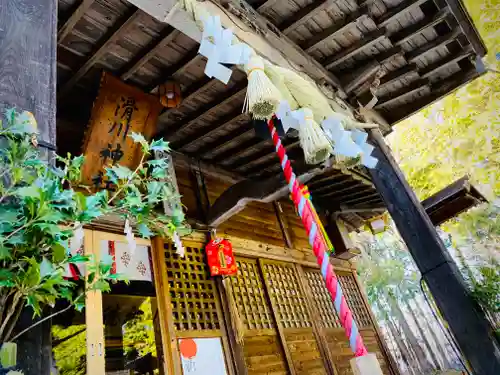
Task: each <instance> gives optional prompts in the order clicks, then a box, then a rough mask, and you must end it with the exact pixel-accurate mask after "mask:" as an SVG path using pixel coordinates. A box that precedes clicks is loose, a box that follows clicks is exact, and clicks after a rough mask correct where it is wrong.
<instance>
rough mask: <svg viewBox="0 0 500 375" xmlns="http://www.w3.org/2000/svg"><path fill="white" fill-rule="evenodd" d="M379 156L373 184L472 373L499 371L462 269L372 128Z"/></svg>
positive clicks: (494, 345) (499, 355)
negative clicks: (458, 266)
mask: <svg viewBox="0 0 500 375" xmlns="http://www.w3.org/2000/svg"><path fill="white" fill-rule="evenodd" d="M370 137H371V139H372V141H373V144H374V145H375V146H376V148H375V150H374V152H373V156H375V157H376V158H378V159H379V162H378V165H377V167H376V168H375V169H371V170H370V173H371V175H372V179H373V183H374V184H375V186H376V187H377V190H378V191H379V193H380V194H381V195H382V198H383V200H384V202H385V204H386V205H387V208H388V210H389V213H390V214H391V216H392V218H393V220H394V222H395V223H396V226H397V228H398V230H399V233H400V234H401V236H402V237H403V239H404V241H405V242H406V245H407V246H408V249H409V251H410V253H411V254H412V256H413V259H414V260H415V262H416V263H417V266H418V268H419V269H420V272H421V273H422V278H423V279H424V280H425V282H426V283H427V285H428V286H429V289H430V291H431V293H432V295H433V296H434V299H435V301H436V304H437V306H438V308H439V310H440V311H441V313H442V314H443V316H444V318H445V319H446V320H447V322H448V324H449V326H450V328H451V330H452V332H453V334H454V336H455V338H456V340H457V342H458V344H459V346H460V349H461V350H462V352H463V354H464V355H465V357H466V359H467V361H468V362H469V364H470V366H471V367H472V370H473V372H474V374H476V375H496V374H500V348H499V344H498V342H497V341H496V339H495V338H494V336H493V332H492V328H491V325H490V324H489V323H488V321H487V320H486V318H485V315H484V313H483V312H482V311H481V309H480V308H479V307H478V305H477V304H476V302H475V301H474V299H473V298H472V297H471V296H470V294H469V292H468V290H467V287H466V285H465V283H464V280H463V278H462V276H461V275H460V272H459V270H458V268H457V266H456V264H455V263H454V261H453V260H452V259H451V257H450V255H449V254H448V251H447V250H446V248H445V247H444V244H443V242H442V241H441V239H440V238H439V236H438V234H437V232H436V228H435V227H434V226H433V225H432V222H431V220H430V219H429V216H428V215H427V213H426V212H425V210H424V208H423V207H422V205H421V204H420V202H419V201H418V199H417V197H416V196H415V193H414V192H413V190H412V189H411V187H410V186H409V185H408V182H407V181H406V179H405V177H404V176H403V173H402V171H401V169H400V168H399V166H398V165H397V163H396V161H395V160H394V158H393V156H392V154H391V152H390V150H389V147H388V146H387V144H386V143H385V141H384V138H383V136H382V134H381V133H380V131H379V130H373V131H371V134H370Z"/></svg>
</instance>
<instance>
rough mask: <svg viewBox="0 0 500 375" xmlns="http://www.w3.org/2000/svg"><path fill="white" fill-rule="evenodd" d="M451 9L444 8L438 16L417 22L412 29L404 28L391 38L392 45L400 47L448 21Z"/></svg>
mask: <svg viewBox="0 0 500 375" xmlns="http://www.w3.org/2000/svg"><path fill="white" fill-rule="evenodd" d="M449 14H450V9H449V8H443V9H441V10H440V11H439V12H437V13H436V14H434V15H432V16H427V17H425V18H424V19H423V20H421V21H420V22H417V23H416V24H414V25H411V26H410V27H407V28H404V29H403V30H401V31H400V32H397V33H396V34H393V35H391V36H390V38H389V39H390V40H391V43H392V44H393V45H395V46H400V45H402V44H403V43H406V42H407V41H408V40H410V39H412V38H413V37H414V36H415V35H418V34H421V33H422V32H423V31H425V30H427V29H429V28H430V27H433V26H436V25H437V24H439V23H441V22H443V21H444V20H446V18H447V17H449Z"/></svg>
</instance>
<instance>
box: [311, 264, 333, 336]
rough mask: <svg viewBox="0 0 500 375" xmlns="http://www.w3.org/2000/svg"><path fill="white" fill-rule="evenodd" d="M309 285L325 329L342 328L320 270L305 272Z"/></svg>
mask: <svg viewBox="0 0 500 375" xmlns="http://www.w3.org/2000/svg"><path fill="white" fill-rule="evenodd" d="M304 273H305V276H306V280H307V283H308V285H309V288H310V289H311V293H312V299H313V301H314V304H315V306H316V310H317V311H318V313H319V315H320V317H321V324H322V325H323V327H325V328H340V327H341V325H340V320H339V316H338V315H337V312H336V311H335V307H334V306H333V301H332V298H331V297H330V293H328V290H327V289H326V286H325V281H324V280H323V276H321V273H320V271H318V270H311V269H309V270H304Z"/></svg>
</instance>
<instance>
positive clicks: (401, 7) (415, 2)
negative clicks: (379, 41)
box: [377, 0, 428, 28]
mask: <svg viewBox="0 0 500 375" xmlns="http://www.w3.org/2000/svg"><path fill="white" fill-rule="evenodd" d="M426 1H428V0H405V1H403V2H401V3H399V4H398V5H396V6H395V7H393V8H390V9H389V11H388V12H386V13H384V14H382V16H381V17H380V18H378V19H377V27H379V28H380V27H385V26H387V25H388V24H389V23H391V22H392V21H394V20H395V19H397V18H399V17H401V16H402V15H403V14H405V13H407V12H409V11H411V10H413V9H415V8H416V7H418V6H420V5H422V4H423V3H425V2H426Z"/></svg>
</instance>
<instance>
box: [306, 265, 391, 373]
mask: <svg viewBox="0 0 500 375" xmlns="http://www.w3.org/2000/svg"><path fill="white" fill-rule="evenodd" d="M304 275H305V279H306V281H307V283H306V285H307V288H308V289H309V293H310V295H311V296H312V298H311V300H312V303H313V304H314V307H315V309H316V311H317V312H318V316H319V328H320V329H321V331H322V333H323V335H324V336H325V337H326V341H327V343H328V347H329V350H330V353H331V354H332V356H333V360H334V362H335V367H336V369H337V372H338V375H352V370H351V366H350V364H349V361H350V360H351V358H353V353H352V351H351V349H350V347H349V342H348V340H347V339H346V336H345V332H344V329H343V328H342V326H341V325H340V320H339V317H338V315H337V312H336V311H335V308H334V306H333V303H332V300H331V297H330V294H329V293H328V290H327V289H326V287H325V282H324V280H323V277H322V276H321V272H320V271H319V270H318V269H314V268H306V269H304ZM337 276H338V277H339V280H340V284H341V286H342V289H343V291H344V295H345V298H346V301H347V304H348V306H349V307H350V309H351V311H352V313H353V316H354V319H355V320H356V323H357V324H358V327H359V331H360V334H361V336H362V337H363V340H364V342H365V345H366V347H367V349H368V351H369V352H373V353H376V354H377V357H378V358H379V361H380V364H381V366H382V369H383V371H384V374H389V370H388V368H387V365H386V361H385V358H384V356H383V355H382V351H381V347H380V346H379V343H378V340H377V333H376V331H375V327H374V326H373V322H372V319H371V316H370V312H369V310H368V307H367V305H366V303H365V300H364V298H363V295H362V293H361V290H360V288H359V286H358V284H357V282H356V279H355V276H354V274H353V273H351V272H343V271H337Z"/></svg>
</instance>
